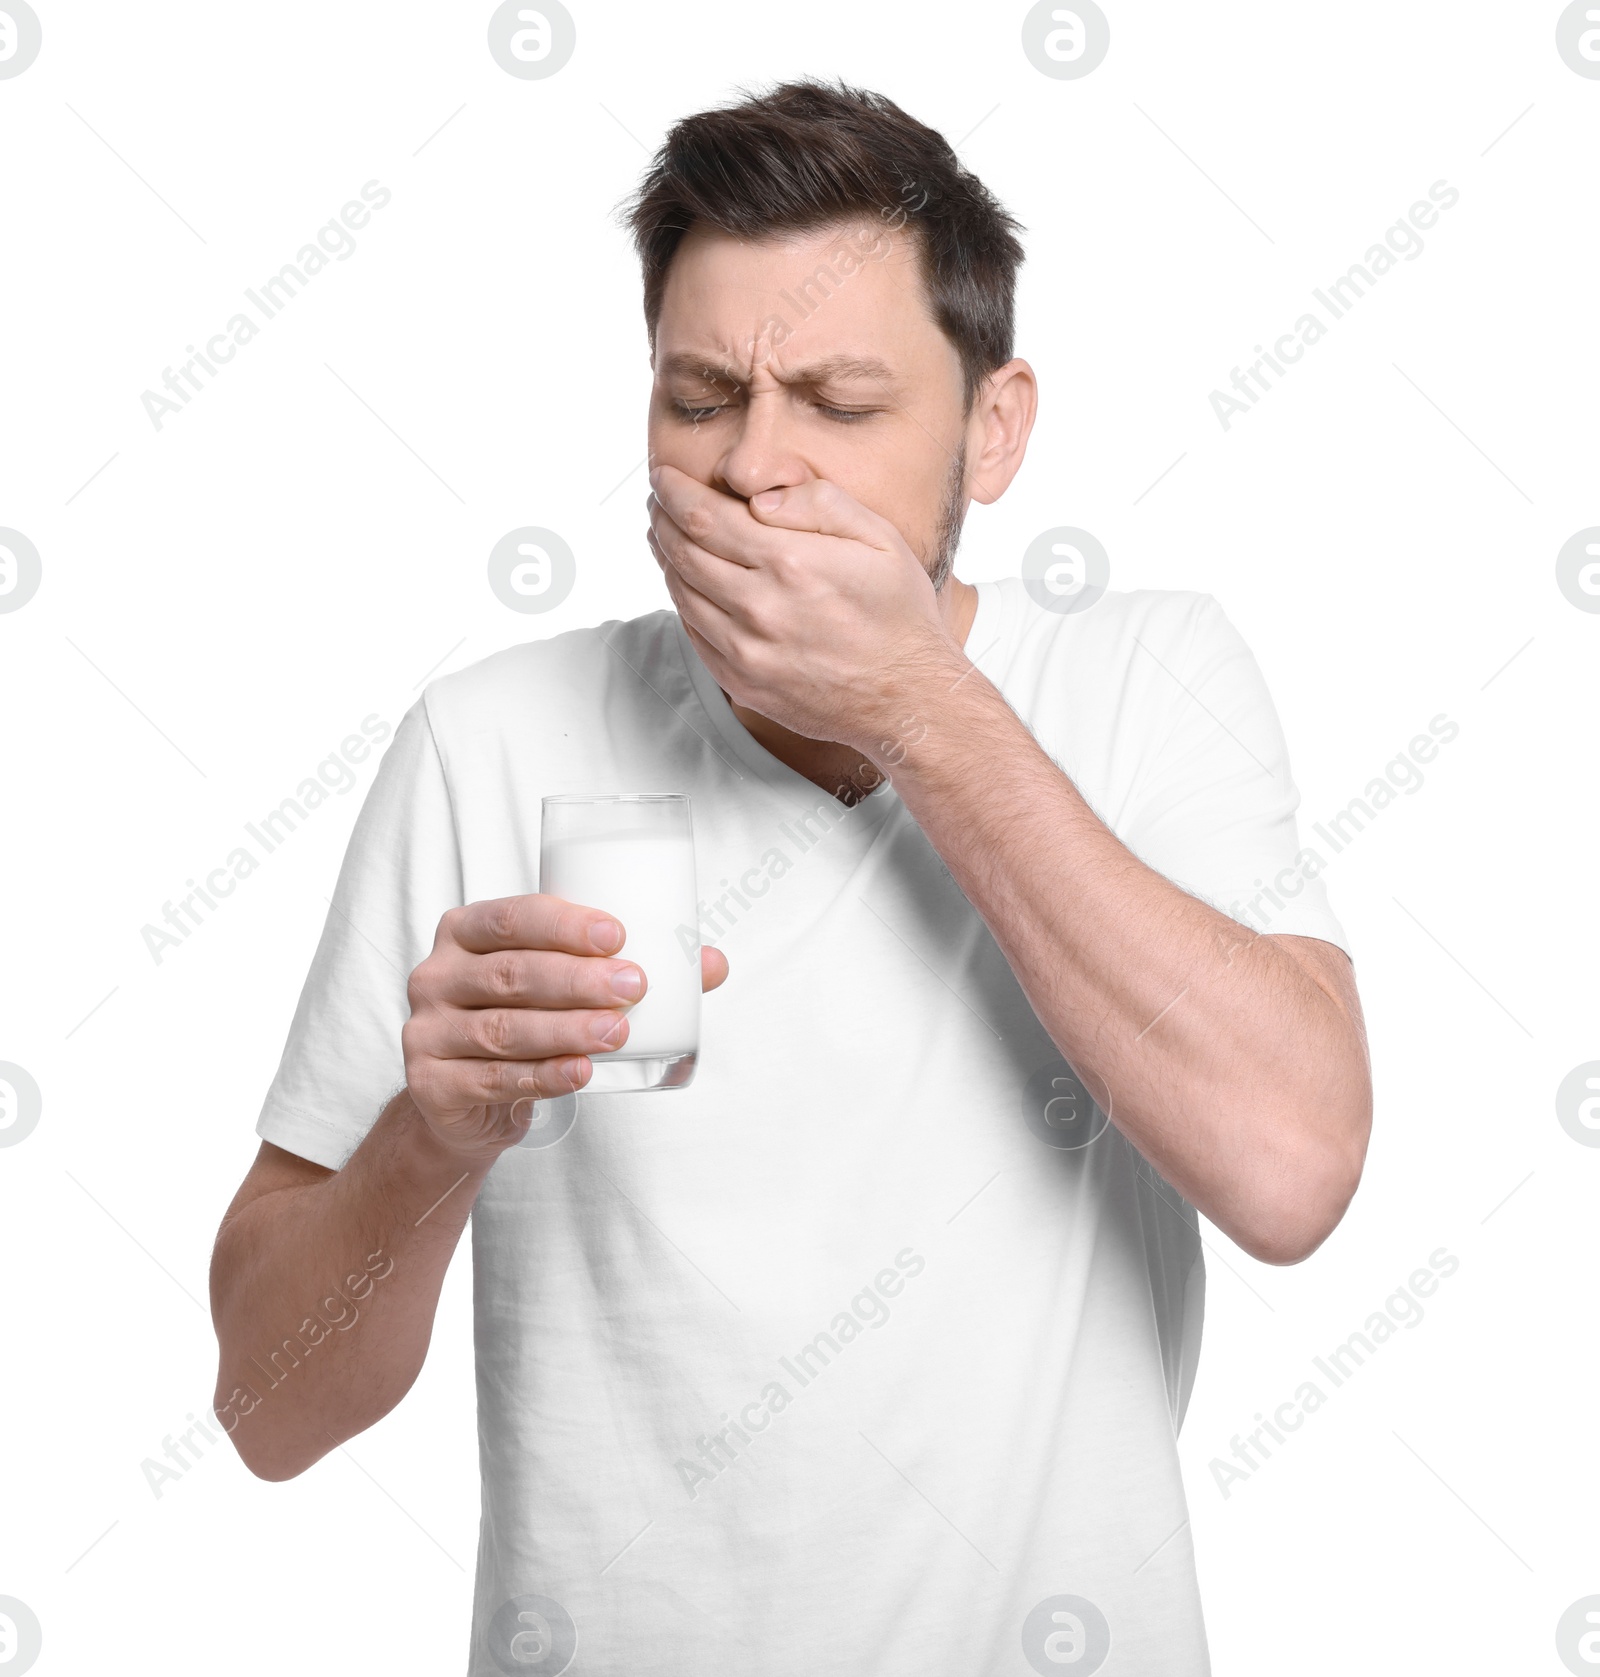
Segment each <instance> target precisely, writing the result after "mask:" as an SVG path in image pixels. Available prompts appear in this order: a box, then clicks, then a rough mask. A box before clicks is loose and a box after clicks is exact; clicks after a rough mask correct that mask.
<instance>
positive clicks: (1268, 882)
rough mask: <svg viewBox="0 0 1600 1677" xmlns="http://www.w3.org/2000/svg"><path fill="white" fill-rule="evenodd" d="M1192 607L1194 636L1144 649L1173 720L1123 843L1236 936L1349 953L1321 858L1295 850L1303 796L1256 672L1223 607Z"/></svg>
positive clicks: (1144, 773)
mask: <svg viewBox="0 0 1600 1677" xmlns="http://www.w3.org/2000/svg"><path fill="white" fill-rule="evenodd" d="M1188 600H1189V602H1190V604H1191V611H1190V613H1189V614H1188V616H1189V629H1188V632H1187V633H1184V632H1181V631H1180V632H1179V633H1176V634H1174V635H1172V636H1171V637H1163V638H1162V643H1161V644H1160V645H1156V646H1152V645H1150V644H1147V643H1146V642H1144V641H1143V640H1141V642H1140V645H1141V646H1142V647H1143V649H1144V650H1143V651H1142V652H1140V653H1138V654H1136V656H1140V657H1144V656H1146V655H1148V657H1150V658H1152V659H1154V660H1155V661H1156V663H1157V664H1159V665H1160V667H1161V668H1160V671H1158V672H1157V673H1155V674H1154V675H1153V677H1152V679H1153V680H1154V681H1155V682H1157V683H1159V684H1161V685H1162V686H1164V687H1165V688H1166V689H1167V690H1169V691H1170V692H1171V693H1172V695H1173V704H1174V706H1175V709H1173V710H1171V711H1168V712H1167V716H1168V722H1167V726H1166V732H1165V735H1164V737H1163V738H1162V739H1161V741H1160V743H1159V744H1158V745H1157V746H1156V747H1155V750H1154V752H1153V755H1152V756H1151V758H1150V759H1149V760H1148V761H1147V762H1146V764H1145V765H1144V766H1143V768H1142V770H1141V773H1140V775H1139V778H1138V782H1137V785H1136V787H1135V792H1134V797H1133V798H1132V800H1131V805H1132V819H1131V820H1130V822H1129V823H1128V824H1127V826H1126V827H1125V829H1124V830H1123V833H1122V837H1123V841H1124V843H1126V844H1127V846H1128V848H1129V849H1130V850H1132V851H1133V853H1134V854H1135V855H1136V856H1138V857H1139V858H1140V859H1141V860H1142V861H1144V862H1146V863H1147V864H1148V865H1149V866H1150V867H1152V868H1154V869H1155V870H1156V871H1157V872H1158V873H1160V874H1162V875H1164V876H1165V877H1166V878H1168V879H1170V880H1171V881H1172V882H1173V883H1174V884H1175V885H1178V886H1180V887H1181V888H1182V889H1183V890H1185V891H1187V892H1188V893H1189V894H1190V895H1191V896H1194V897H1198V898H1200V899H1201V900H1202V901H1203V902H1206V903H1209V904H1210V905H1211V906H1212V907H1213V908H1216V909H1218V910H1220V911H1221V912H1222V913H1224V914H1226V915H1228V916H1229V917H1230V918H1231V919H1234V920H1236V921H1238V922H1239V923H1240V924H1241V925H1245V926H1248V927H1250V928H1251V929H1252V930H1254V931H1257V932H1275V933H1276V932H1287V933H1292V934H1294V935H1296V936H1299V937H1315V938H1322V939H1325V940H1326V941H1327V942H1329V943H1332V944H1336V945H1338V947H1339V948H1340V949H1343V950H1344V951H1345V953H1346V954H1349V953H1350V945H1349V941H1348V939H1347V938H1346V935H1345V932H1344V928H1343V927H1342V926H1341V925H1340V924H1339V921H1338V919H1337V917H1336V916H1335V915H1334V912H1333V910H1332V908H1331V907H1330V906H1329V903H1328V894H1327V889H1326V887H1325V885H1324V883H1323V881H1322V878H1321V873H1322V868H1323V866H1324V865H1325V862H1326V858H1325V857H1324V856H1323V855H1322V854H1321V853H1320V852H1319V851H1318V850H1316V849H1315V848H1314V847H1303V846H1302V844H1301V842H1300V837H1299V832H1298V827H1297V823H1296V820H1295V812H1296V810H1297V809H1298V808H1299V805H1300V793H1299V790H1298V789H1297V788H1296V786H1295V784H1294V780H1293V778H1292V777H1291V775H1290V772H1289V752H1288V747H1287V745H1286V743H1285V741H1284V737H1283V728H1282V725H1281V724H1280V722H1279V720H1278V713H1277V710H1276V708H1275V707H1274V705H1273V703H1272V697H1271V695H1270V694H1269V693H1268V691H1267V684H1266V680H1265V678H1264V677H1263V676H1262V674H1261V668H1260V666H1259V665H1258V664H1257V663H1256V660H1255V657H1254V655H1253V654H1252V653H1251V651H1250V649H1249V647H1248V646H1246V645H1245V642H1244V640H1243V638H1242V637H1241V636H1240V634H1239V631H1238V630H1237V629H1236V628H1234V626H1233V624H1232V623H1231V622H1230V621H1229V620H1228V617H1227V614H1226V613H1225V612H1224V611H1223V609H1222V607H1221V606H1220V605H1218V604H1217V602H1216V600H1214V599H1213V598H1212V597H1211V596H1210V595H1209V594H1199V595H1190V596H1188ZM1152 638H1153V639H1154V637H1152ZM1161 672H1164V673H1161Z"/></svg>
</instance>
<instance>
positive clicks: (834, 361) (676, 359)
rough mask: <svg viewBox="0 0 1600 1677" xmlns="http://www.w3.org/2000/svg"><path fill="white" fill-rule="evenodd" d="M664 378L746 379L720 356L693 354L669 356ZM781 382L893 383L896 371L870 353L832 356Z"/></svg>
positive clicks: (781, 377) (663, 368) (810, 363)
mask: <svg viewBox="0 0 1600 1677" xmlns="http://www.w3.org/2000/svg"><path fill="white" fill-rule="evenodd" d="M660 373H661V376H662V377H663V378H671V377H674V376H682V377H685V378H706V377H711V378H716V379H725V380H727V381H728V382H729V383H732V384H736V385H740V386H742V385H743V384H744V380H743V379H741V378H738V377H737V376H736V375H735V374H734V373H732V372H731V371H730V370H729V369H728V367H727V366H726V364H724V365H723V366H720V367H719V366H718V365H717V364H716V358H715V357H714V356H709V355H692V354H688V353H680V354H677V355H669V356H667V358H666V359H665V360H664V361H663V362H662V363H661V369H660ZM777 377H778V382H779V383H780V384H794V385H801V386H815V385H819V384H828V383H830V382H836V381H845V380H850V379H865V380H869V381H871V382H873V383H876V384H883V385H892V384H893V383H894V373H893V371H892V370H891V369H890V367H889V366H888V364H887V363H886V362H883V361H879V360H878V359H877V358H876V357H875V356H870V355H828V356H824V357H823V358H822V359H821V360H820V361H808V362H807V363H806V364H805V366H803V367H796V368H794V369H793V371H791V372H789V373H787V374H782V375H777Z"/></svg>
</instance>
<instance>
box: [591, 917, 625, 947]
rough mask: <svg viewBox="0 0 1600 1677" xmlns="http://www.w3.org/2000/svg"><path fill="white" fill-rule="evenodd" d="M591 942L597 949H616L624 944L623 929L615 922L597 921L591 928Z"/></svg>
mask: <svg viewBox="0 0 1600 1677" xmlns="http://www.w3.org/2000/svg"><path fill="white" fill-rule="evenodd" d="M589 941H590V943H592V944H593V945H594V946H595V948H596V949H615V948H616V947H617V946H618V944H620V943H621V942H622V928H621V927H620V926H619V925H618V924H617V923H616V921H615V920H596V921H595V922H594V923H593V925H591V926H590V927H589Z"/></svg>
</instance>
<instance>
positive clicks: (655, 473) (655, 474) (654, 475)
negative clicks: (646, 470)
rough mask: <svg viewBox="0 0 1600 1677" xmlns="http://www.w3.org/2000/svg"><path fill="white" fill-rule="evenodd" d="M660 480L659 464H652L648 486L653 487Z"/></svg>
mask: <svg viewBox="0 0 1600 1677" xmlns="http://www.w3.org/2000/svg"><path fill="white" fill-rule="evenodd" d="M660 481H661V468H660V467H659V466H652V467H651V468H650V487H651V488H652V489H654V488H655V486H656V485H657V484H658V483H660Z"/></svg>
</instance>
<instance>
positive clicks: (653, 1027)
mask: <svg viewBox="0 0 1600 1677" xmlns="http://www.w3.org/2000/svg"><path fill="white" fill-rule="evenodd" d="M539 889H540V890H541V891H543V892H546V893H547V894H549V895H550V896H555V897H564V898H565V899H566V900H567V901H568V902H569V903H581V904H582V905H583V906H584V907H585V908H597V909H600V910H602V911H603V912H604V913H606V914H609V915H612V916H613V917H614V918H615V919H616V920H617V921H619V922H620V924H621V926H622V930H623V934H624V942H623V945H622V948H621V949H619V950H618V951H616V953H617V955H619V956H623V957H625V958H626V959H628V960H630V961H632V962H634V963H635V964H636V965H637V966H640V967H642V968H643V969H644V976H645V979H646V982H647V986H648V987H647V988H646V990H645V993H644V997H643V999H642V1000H640V1001H637V1002H634V1003H633V1004H632V1005H631V1006H630V1007H626V1008H624V1009H623V1011H624V1012H625V1013H626V1014H627V1015H628V1040H627V1041H626V1042H625V1043H624V1044H623V1045H622V1047H621V1048H620V1049H618V1050H616V1051H615V1052H613V1053H610V1054H591V1055H590V1056H589V1057H590V1059H592V1060H593V1061H594V1062H595V1064H596V1065H597V1066H598V1065H603V1064H604V1063H605V1062H606V1061H608V1060H637V1059H641V1058H643V1057H645V1056H657V1055H661V1056H672V1055H678V1054H689V1053H693V1052H694V1051H695V1050H696V1049H697V1048H698V1047H699V1046H700V934H699V931H698V929H697V928H696V916H697V913H698V908H697V904H696V901H695V877H694V840H693V839H692V838H690V837H689V835H688V834H681V835H658V834H654V833H652V834H635V833H620V834H611V833H607V834H602V835H600V836H597V837H592V838H572V839H556V840H553V841H551V842H548V843H546V844H545V846H544V848H543V851H542V853H541V856H540V877H539ZM680 927H686V928H689V930H691V931H692V932H693V944H692V947H691V950H690V952H689V953H688V954H687V955H686V954H685V953H684V947H683V946H684V943H685V942H687V941H688V937H687V934H685V936H684V937H682V938H680V936H679V928H680Z"/></svg>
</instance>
